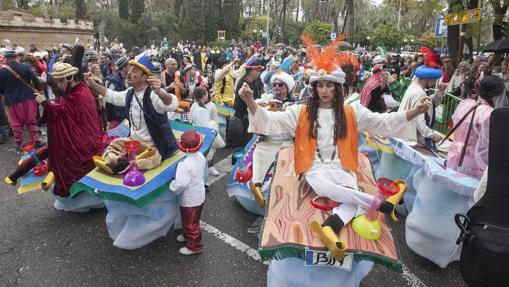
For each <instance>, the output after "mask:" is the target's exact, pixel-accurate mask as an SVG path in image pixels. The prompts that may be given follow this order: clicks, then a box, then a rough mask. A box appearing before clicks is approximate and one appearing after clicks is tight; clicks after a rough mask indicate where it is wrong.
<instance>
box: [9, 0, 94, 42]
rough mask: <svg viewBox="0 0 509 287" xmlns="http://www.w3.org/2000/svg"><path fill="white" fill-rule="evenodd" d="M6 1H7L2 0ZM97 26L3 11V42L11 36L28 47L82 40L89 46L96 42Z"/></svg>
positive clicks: (84, 22) (82, 22) (14, 40)
mask: <svg viewBox="0 0 509 287" xmlns="http://www.w3.org/2000/svg"><path fill="white" fill-rule="evenodd" d="M0 1H3V0H0ZM94 34H95V31H94V26H93V23H92V22H89V21H82V20H80V21H75V20H72V19H71V20H68V22H67V23H62V22H61V21H60V19H48V18H41V17H35V16H33V15H30V14H26V13H21V12H18V11H0V41H2V40H4V39H9V40H10V41H11V43H13V44H18V45H21V46H23V47H25V48H27V47H28V46H30V44H35V45H36V47H38V48H50V47H56V46H57V45H58V43H74V42H75V40H76V38H79V43H80V44H81V45H84V46H86V45H87V44H92V43H93V36H94Z"/></svg>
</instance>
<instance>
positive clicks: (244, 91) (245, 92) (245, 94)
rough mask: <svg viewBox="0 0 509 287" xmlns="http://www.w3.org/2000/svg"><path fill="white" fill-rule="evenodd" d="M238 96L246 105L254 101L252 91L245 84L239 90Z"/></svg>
mask: <svg viewBox="0 0 509 287" xmlns="http://www.w3.org/2000/svg"><path fill="white" fill-rule="evenodd" d="M239 96H240V98H241V99H242V100H243V101H244V102H245V103H246V104H247V103H249V102H251V101H254V98H253V90H251V88H250V87H249V85H248V84H247V83H244V84H243V85H242V88H240V90H239Z"/></svg>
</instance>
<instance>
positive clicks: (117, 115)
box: [106, 57, 129, 128]
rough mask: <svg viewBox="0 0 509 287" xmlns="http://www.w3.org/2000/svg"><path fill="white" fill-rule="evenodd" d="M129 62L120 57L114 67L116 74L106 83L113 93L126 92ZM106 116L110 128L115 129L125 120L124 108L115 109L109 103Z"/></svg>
mask: <svg viewBox="0 0 509 287" xmlns="http://www.w3.org/2000/svg"><path fill="white" fill-rule="evenodd" d="M128 64H129V60H128V59H127V58H126V57H120V58H119V59H118V60H117V61H116V62H115V65H116V66H117V72H116V73H115V74H113V75H111V76H110V77H109V78H108V79H107V80H106V81H107V82H106V87H107V88H108V89H110V90H112V91H115V92H123V91H125V90H127V72H128V71H129V65H128ZM106 114H107V116H108V122H110V123H111V126H110V127H111V128H114V127H116V126H117V125H118V124H119V123H121V122H122V121H123V120H125V119H126V118H127V114H126V112H125V107H116V106H114V105H112V104H110V103H107V104H106Z"/></svg>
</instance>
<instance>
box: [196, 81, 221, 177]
mask: <svg viewBox="0 0 509 287" xmlns="http://www.w3.org/2000/svg"><path fill="white" fill-rule="evenodd" d="M193 98H194V103H193V105H192V106H191V124H192V125H194V126H199V127H205V128H210V129H214V130H216V131H217V130H218V123H217V110H216V106H215V104H214V103H212V102H211V101H210V96H209V94H208V92H207V90H206V89H205V88H203V87H196V88H195V89H194V91H193ZM224 146H225V143H224V141H223V139H222V138H221V136H220V135H219V133H218V134H217V135H216V137H215V138H214V142H213V143H212V147H211V148H210V151H209V153H208V155H207V160H208V162H209V166H210V168H209V174H210V175H213V176H218V175H219V171H217V170H216V169H215V168H214V167H213V159H214V154H215V153H216V150H217V149H218V148H223V147H224Z"/></svg>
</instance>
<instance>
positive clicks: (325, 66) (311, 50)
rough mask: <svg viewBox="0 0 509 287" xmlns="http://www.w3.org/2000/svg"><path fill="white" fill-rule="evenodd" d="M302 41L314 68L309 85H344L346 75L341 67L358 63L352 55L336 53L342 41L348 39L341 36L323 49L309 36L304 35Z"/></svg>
mask: <svg viewBox="0 0 509 287" xmlns="http://www.w3.org/2000/svg"><path fill="white" fill-rule="evenodd" d="M301 39H302V42H304V44H305V45H306V52H307V56H308V59H309V60H310V61H311V66H312V68H313V73H312V74H311V76H310V77H309V83H310V84H313V83H314V82H317V81H330V82H334V83H337V84H343V83H344V82H345V77H346V75H345V73H344V72H343V70H341V66H342V65H348V64H355V63H357V59H356V58H355V56H353V55H352V54H349V53H345V52H337V51H336V49H337V48H338V47H339V45H340V43H341V41H344V40H345V39H346V37H345V36H344V35H340V36H338V37H337V38H336V40H335V41H334V42H332V43H331V44H329V45H328V46H325V47H323V48H320V47H319V46H318V47H317V45H316V44H315V42H314V41H313V38H311V36H310V35H308V34H302V36H301Z"/></svg>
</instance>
